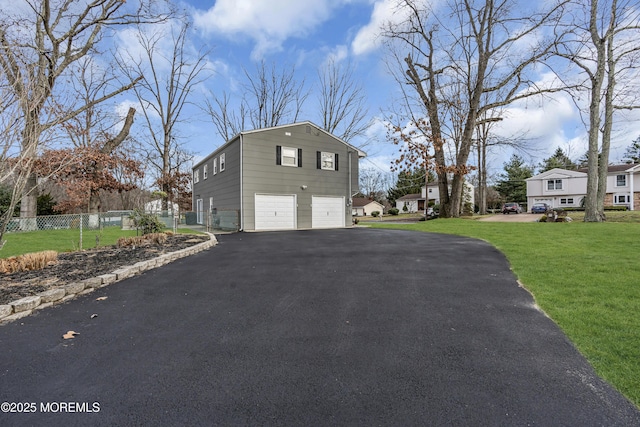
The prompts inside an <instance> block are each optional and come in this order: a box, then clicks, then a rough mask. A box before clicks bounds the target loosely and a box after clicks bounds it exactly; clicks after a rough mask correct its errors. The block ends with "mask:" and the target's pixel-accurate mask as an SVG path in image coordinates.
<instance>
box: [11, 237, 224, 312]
mask: <svg viewBox="0 0 640 427" xmlns="http://www.w3.org/2000/svg"><path fill="white" fill-rule="evenodd" d="M207 234H209V237H210V240H209V241H208V242H202V243H198V244H197V245H194V246H191V247H189V248H185V249H180V250H179V251H175V252H170V253H167V254H163V255H160V256H159V257H157V258H153V259H149V260H146V261H141V262H137V263H135V264H133V265H129V266H126V267H122V268H119V269H117V270H115V271H113V272H112V273H109V274H103V275H101V276H98V277H92V278H89V279H85V280H82V281H79V282H74V283H69V284H67V285H64V286H62V287H59V288H54V289H50V290H48V291H44V292H41V293H39V294H38V295H34V296H30V297H24V298H20V299H19V300H16V301H12V302H10V303H9V304H5V305H0V325H4V324H6V323H9V322H13V321H14V320H18V319H22V318H23V317H26V316H28V315H30V314H32V313H33V312H34V311H35V310H41V309H43V308H46V307H50V306H52V305H54V304H59V303H62V302H65V301H68V300H70V299H72V298H75V297H77V296H79V295H84V294H88V293H90V292H93V291H95V290H96V289H98V288H102V287H104V286H107V285H110V284H112V283H115V282H118V281H120V280H124V279H127V278H129V277H131V276H135V275H136V274H139V273H142V272H144V271H147V270H151V269H153V268H156V267H161V266H163V265H165V264H168V263H170V262H172V261H175V260H177V259H180V258H184V257H186V256H189V255H193V254H195V253H198V252H200V251H203V250H205V249H209V248H210V247H212V246H215V245H217V244H218V241H217V240H216V238H215V236H214V235H213V234H211V233H207Z"/></svg>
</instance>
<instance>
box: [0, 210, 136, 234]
mask: <svg viewBox="0 0 640 427" xmlns="http://www.w3.org/2000/svg"><path fill="white" fill-rule="evenodd" d="M132 212H133V211H111V212H103V213H97V214H68V215H43V216H38V217H33V218H13V219H12V220H11V221H9V224H8V226H7V232H8V233H12V232H21V231H39V230H69V229H78V230H81V229H85V230H99V229H102V228H104V227H122V226H123V223H125V222H126V218H128V217H129V215H131V213H132Z"/></svg>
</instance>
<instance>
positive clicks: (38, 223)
mask: <svg viewBox="0 0 640 427" xmlns="http://www.w3.org/2000/svg"><path fill="white" fill-rule="evenodd" d="M132 213H133V211H128V210H127V211H109V212H102V213H96V214H88V213H86V214H68V215H43V216H38V217H33V218H13V219H12V220H11V221H10V222H9V224H8V226H7V232H8V233H17V232H27V231H41V230H71V229H74V230H79V232H82V231H83V230H101V229H103V228H104V227H120V228H122V229H125V230H135V226H134V225H133V221H132V220H131V219H130V216H131V214H132ZM156 215H157V217H158V220H159V221H160V222H161V223H162V224H164V226H165V227H166V228H168V229H172V230H174V231H176V229H177V228H191V229H194V230H200V231H215V230H218V231H238V230H239V228H240V211H238V210H216V209H214V210H213V211H202V212H182V213H181V214H180V215H174V214H173V212H171V211H160V212H157V213H156Z"/></svg>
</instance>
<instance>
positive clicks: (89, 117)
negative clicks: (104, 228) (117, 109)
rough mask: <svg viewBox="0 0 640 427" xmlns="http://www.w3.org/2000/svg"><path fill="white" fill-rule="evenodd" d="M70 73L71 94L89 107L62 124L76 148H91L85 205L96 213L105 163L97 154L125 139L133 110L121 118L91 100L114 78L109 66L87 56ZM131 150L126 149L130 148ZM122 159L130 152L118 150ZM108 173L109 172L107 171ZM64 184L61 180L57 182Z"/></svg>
mask: <svg viewBox="0 0 640 427" xmlns="http://www.w3.org/2000/svg"><path fill="white" fill-rule="evenodd" d="M72 69H73V71H74V72H73V75H72V76H71V79H70V86H72V89H70V91H71V93H72V95H74V96H73V98H74V99H75V100H77V104H79V105H88V106H89V107H88V108H86V109H85V110H84V111H82V112H81V113H80V114H78V115H76V116H74V117H72V118H71V119H69V120H68V121H67V122H65V123H63V124H62V128H63V129H64V131H65V134H66V136H67V137H68V138H69V139H70V140H71V142H72V143H73V145H74V147H75V148H76V149H82V150H77V151H78V152H85V153H86V150H85V149H90V150H91V152H92V157H93V167H92V168H91V169H90V171H91V174H92V175H93V179H90V181H93V183H94V185H92V187H91V190H90V192H89V199H88V203H87V208H88V212H89V213H98V212H100V211H101V201H100V194H101V192H102V191H101V190H102V188H101V187H100V185H98V183H99V182H101V181H102V180H101V179H99V177H100V176H101V175H103V174H104V173H105V165H104V163H103V162H101V161H99V159H100V158H104V157H105V156H111V155H112V154H113V153H114V152H115V151H116V150H118V149H119V148H120V147H121V146H122V144H123V143H124V142H125V140H126V139H127V137H128V136H129V132H130V131H131V126H132V125H133V120H134V116H135V112H136V110H135V109H134V108H129V110H128V112H127V115H126V116H125V118H124V120H121V119H120V118H118V117H116V115H115V114H112V113H109V112H107V111H106V110H105V109H104V108H101V107H102V106H103V105H104V103H102V104H95V103H94V100H96V99H98V98H101V97H102V96H104V94H105V92H107V91H108V88H109V87H110V86H111V84H112V82H113V81H114V80H115V79H116V77H115V75H113V73H112V72H111V71H112V70H110V69H109V70H105V69H101V67H98V66H96V65H95V64H94V61H93V59H92V58H90V57H85V58H82V59H80V60H79V61H78V62H77V63H76V64H74V66H73V67H72ZM120 123H122V128H121V129H120V130H119V131H118V130H115V129H114V127H115V126H116V125H118V124H120ZM129 151H130V150H127V152H129ZM119 154H121V156H118V157H122V159H123V160H127V161H128V160H130V158H131V156H130V155H129V154H128V153H127V154H126V155H122V154H123V153H119ZM75 160H76V162H84V161H86V160H87V156H86V155H84V156H78V157H77V158H76V159H75ZM109 175H110V174H109ZM60 184H61V185H64V182H60ZM113 184H115V183H114V182H110V186H112V187H114V185H113ZM115 187H117V188H118V190H120V191H123V189H127V188H130V187H131V185H130V184H128V183H127V184H122V186H121V187H119V186H115Z"/></svg>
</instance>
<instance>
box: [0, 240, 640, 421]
mask: <svg viewBox="0 0 640 427" xmlns="http://www.w3.org/2000/svg"><path fill="white" fill-rule="evenodd" d="M218 240H219V242H220V243H219V245H218V246H216V247H214V248H212V249H210V250H209V251H206V252H202V253H200V254H197V255H194V256H192V257H189V258H185V259H182V260H179V261H177V262H175V263H172V264H169V265H167V266H164V267H162V268H158V269H155V270H151V271H148V272H146V273H144V274H143V275H141V276H137V277H134V278H131V279H128V280H125V281H123V282H119V283H116V284H114V285H111V286H109V287H107V288H102V289H100V290H98V291H96V292H94V293H92V294H89V295H85V296H83V297H81V298H79V299H77V300H74V301H71V302H69V303H66V304H63V305H60V306H58V307H54V308H49V309H44V310H42V311H40V312H39V313H38V314H37V315H35V316H31V317H28V318H25V319H22V320H21V321H18V322H16V323H13V324H9V325H6V326H3V327H1V328H0V348H1V349H2V351H1V352H0V402H10V403H12V406H10V407H9V406H6V405H5V404H3V411H4V410H5V409H7V408H9V409H15V410H18V409H21V410H22V411H24V409H25V408H28V410H30V412H29V413H0V425H2V426H6V425H43V424H45V423H46V424H50V425H120V426H124V425H297V426H302V425H363V426H371V425H543V426H550V425H565V426H569V425H574V426H596V425H604V426H614V425H620V426H632V425H640V412H639V411H638V410H637V409H636V408H635V407H634V406H633V405H632V404H630V403H629V402H628V401H627V400H625V399H624V398H623V397H621V396H620V395H619V394H618V393H616V392H615V391H614V390H613V389H612V388H611V387H610V386H608V385H607V384H605V383H604V382H603V381H602V380H600V379H599V378H597V377H596V376H595V374H594V373H593V371H592V369H591V368H590V366H589V365H588V364H587V363H586V361H585V360H584V359H583V358H582V357H581V356H580V355H579V354H578V352H577V351H576V350H575V349H574V347H573V346H572V345H571V343H570V342H569V341H568V340H567V339H566V338H565V336H564V335H563V334H562V333H561V332H560V330H559V329H558V328H557V327H556V326H555V324H554V323H553V322H551V321H550V320H549V319H548V318H547V317H545V316H544V314H543V313H541V312H540V311H539V310H537V309H536V308H535V306H534V303H533V299H532V298H531V296H530V295H529V294H528V293H527V292H526V291H525V290H524V289H522V288H520V287H519V286H518V284H517V282H516V280H515V278H514V276H513V275H512V273H511V272H510V270H509V266H508V264H507V262H506V260H505V258H504V257H503V256H502V255H501V254H500V253H499V252H498V251H497V250H496V249H494V248H493V247H491V246H490V245H488V244H486V243H484V242H481V241H477V240H472V239H466V238H460V237H454V236H443V235H434V234H422V233H412V232H404V231H390V230H369V229H343V230H326V231H320V230H313V231H296V232H278V233H251V234H249V233H239V234H232V235H223V236H219V237H218ZM534 261H535V260H534ZM102 296H104V297H107V298H106V299H103V300H100V301H98V300H97V298H98V297H102ZM94 314H96V315H97V316H92V315H94ZM69 330H73V331H75V332H78V333H79V335H77V336H76V337H75V338H74V339H71V340H63V339H62V334H64V333H65V332H67V331H69ZM20 403H21V404H22V405H18V404H20ZM31 404H34V405H31ZM34 409H35V410H34ZM96 409H97V410H96Z"/></svg>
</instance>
